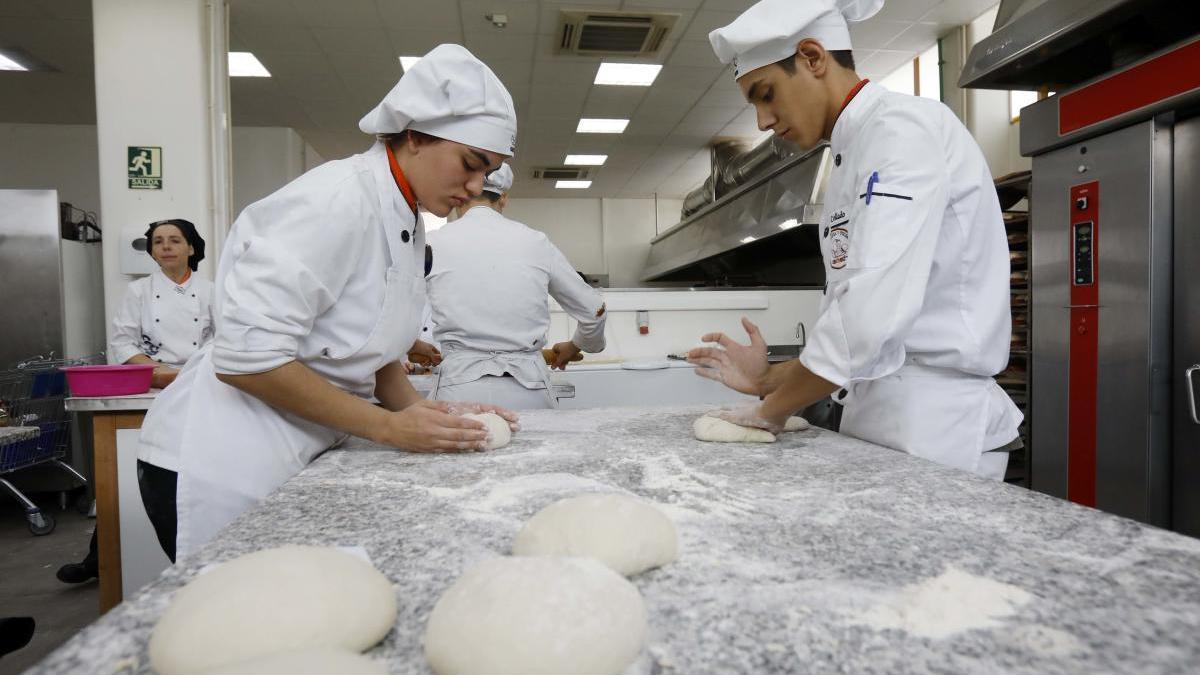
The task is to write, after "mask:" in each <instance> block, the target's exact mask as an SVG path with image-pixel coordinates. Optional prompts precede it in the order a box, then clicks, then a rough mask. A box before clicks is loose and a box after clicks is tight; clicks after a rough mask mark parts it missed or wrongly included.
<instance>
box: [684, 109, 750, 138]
mask: <svg viewBox="0 0 1200 675" xmlns="http://www.w3.org/2000/svg"><path fill="white" fill-rule="evenodd" d="M742 110H743V108H742V107H740V106H739V107H737V108H731V107H728V106H721V107H715V108H708V107H704V106H696V107H694V108H692V109H691V110H689V111H688V114H687V115H685V116H684V117H683V123H684V124H688V125H693V124H703V125H707V126H708V128H709V129H710V132H711V133H713V134H715V133H717V132H718V131H720V130H721V129H722V128H723V127H724V126H725V125H726V124H729V123H730V122H731V121H733V120H734V118H736V117H737V116H738V115H739V114H740V113H741V112H742Z"/></svg>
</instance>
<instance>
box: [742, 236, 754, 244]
mask: <svg viewBox="0 0 1200 675" xmlns="http://www.w3.org/2000/svg"><path fill="white" fill-rule="evenodd" d="M752 241H758V237H742V243H743V244H749V243H750V242H752Z"/></svg>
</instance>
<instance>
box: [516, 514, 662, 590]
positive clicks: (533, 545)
mask: <svg viewBox="0 0 1200 675" xmlns="http://www.w3.org/2000/svg"><path fill="white" fill-rule="evenodd" d="M512 552H513V555H527V556H544V555H565V556H581V557H584V558H595V559H596V560H599V561H600V562H602V563H604V564H605V565H607V566H608V567H610V568H611V569H612V570H614V571H616V572H618V573H620V574H624V575H630V574H637V573H639V572H644V571H646V570H648V569H651V568H653V567H659V566H661V565H665V564H667V563H669V562H671V561H672V560H674V559H675V558H676V556H678V555H679V536H678V535H677V534H676V533H675V525H674V524H673V523H672V522H671V519H670V518H668V517H667V516H666V514H664V513H663V512H662V511H660V510H658V509H657V508H655V507H654V506H651V505H650V504H649V503H647V502H644V501H642V500H640V499H636V498H634V497H629V496H626V495H618V494H590V495H581V496H579V497H570V498H568V499H563V500H560V501H557V502H554V503H553V504H551V505H550V506H547V507H546V508H544V509H542V510H541V511H538V512H537V513H536V514H535V515H534V516H533V517H532V518H530V519H529V522H527V523H525V527H522V528H521V531H520V532H518V533H517V538H516V540H515V541H514V542H513V550H512Z"/></svg>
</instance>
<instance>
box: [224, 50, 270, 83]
mask: <svg viewBox="0 0 1200 675" xmlns="http://www.w3.org/2000/svg"><path fill="white" fill-rule="evenodd" d="M229 76H230V77H270V76H271V73H269V72H267V69H266V68H264V67H263V64H262V63H260V62H259V60H258V59H256V58H255V57H254V55H253V54H251V53H250V52H229Z"/></svg>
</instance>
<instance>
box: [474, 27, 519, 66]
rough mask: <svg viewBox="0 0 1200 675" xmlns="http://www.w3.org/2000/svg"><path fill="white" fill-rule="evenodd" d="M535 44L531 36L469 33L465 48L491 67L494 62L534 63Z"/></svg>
mask: <svg viewBox="0 0 1200 675" xmlns="http://www.w3.org/2000/svg"><path fill="white" fill-rule="evenodd" d="M535 44H536V42H535V41H534V40H533V39H532V38H531V36H529V35H519V34H517V33H503V34H493V33H471V32H468V33H467V35H466V42H465V43H464V46H465V47H466V48H467V49H469V50H470V51H471V53H472V54H474V55H475V56H477V57H479V59H480V60H481V61H483V62H484V63H487V64H489V65H490V64H491V63H492V61H501V60H503V61H511V60H514V59H521V60H524V61H525V62H526V63H532V61H533V48H534V45H535Z"/></svg>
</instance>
